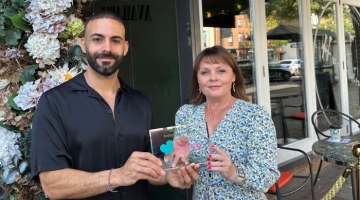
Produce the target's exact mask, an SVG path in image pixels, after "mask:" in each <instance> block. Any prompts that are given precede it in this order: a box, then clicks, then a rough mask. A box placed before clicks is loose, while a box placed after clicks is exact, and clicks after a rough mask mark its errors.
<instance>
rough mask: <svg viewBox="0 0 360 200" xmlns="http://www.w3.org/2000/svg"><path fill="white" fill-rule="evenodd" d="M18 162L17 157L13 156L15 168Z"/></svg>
mask: <svg viewBox="0 0 360 200" xmlns="http://www.w3.org/2000/svg"><path fill="white" fill-rule="evenodd" d="M18 160H19V156H18V155H15V156H14V158H13V161H14V164H15V166H17V163H18Z"/></svg>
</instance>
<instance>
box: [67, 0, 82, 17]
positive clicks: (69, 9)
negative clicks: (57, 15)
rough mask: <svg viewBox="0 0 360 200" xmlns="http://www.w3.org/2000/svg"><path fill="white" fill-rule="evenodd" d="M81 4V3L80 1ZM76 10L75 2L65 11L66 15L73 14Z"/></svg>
mask: <svg viewBox="0 0 360 200" xmlns="http://www.w3.org/2000/svg"><path fill="white" fill-rule="evenodd" d="M78 4H80V3H78ZM75 10H76V6H75V4H73V5H72V6H71V7H70V8H68V9H67V10H66V11H65V12H64V13H65V15H66V17H69V16H70V15H71V14H73V13H74V12H75Z"/></svg>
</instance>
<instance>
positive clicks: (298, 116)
mask: <svg viewBox="0 0 360 200" xmlns="http://www.w3.org/2000/svg"><path fill="white" fill-rule="evenodd" d="M287 108H298V109H296V110H297V111H296V112H294V113H292V114H288V115H286V113H285V110H286V109H287ZM281 116H282V123H283V130H284V144H287V143H288V141H287V139H288V138H289V137H290V134H289V129H288V126H287V121H288V120H300V121H301V122H302V127H303V128H304V129H305V120H306V113H305V112H304V104H301V105H297V106H290V105H287V106H284V107H282V109H281Z"/></svg>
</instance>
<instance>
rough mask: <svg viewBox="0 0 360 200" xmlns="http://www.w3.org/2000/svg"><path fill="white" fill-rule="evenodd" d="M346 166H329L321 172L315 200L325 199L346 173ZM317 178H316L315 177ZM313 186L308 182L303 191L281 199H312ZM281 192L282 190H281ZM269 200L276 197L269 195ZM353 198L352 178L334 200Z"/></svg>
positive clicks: (348, 179) (274, 199)
mask: <svg viewBox="0 0 360 200" xmlns="http://www.w3.org/2000/svg"><path fill="white" fill-rule="evenodd" d="M344 169H345V167H344V166H339V165H335V164H329V165H328V166H327V167H325V168H324V169H322V170H321V171H320V175H319V177H318V181H317V183H316V186H315V199H316V200H318V199H321V198H323V197H324V196H325V195H326V194H327V193H328V191H329V190H330V189H331V187H332V186H333V185H334V183H335V182H336V180H337V179H338V178H339V176H341V174H342V172H343V171H344ZM314 178H315V176H314ZM310 188H311V186H310V182H308V183H307V184H306V185H305V186H304V187H303V188H302V189H301V190H299V191H297V192H295V193H293V194H291V195H289V196H287V197H283V198H281V199H282V200H307V199H312V197H311V189H310ZM280 190H281V189H280ZM267 197H268V199H269V200H276V199H277V198H276V196H273V195H271V196H270V195H267ZM351 199H353V198H352V187H351V178H350V176H349V177H348V178H347V179H346V182H345V183H344V184H343V186H342V188H341V189H340V190H339V192H338V193H336V195H335V197H334V198H332V200H351Z"/></svg>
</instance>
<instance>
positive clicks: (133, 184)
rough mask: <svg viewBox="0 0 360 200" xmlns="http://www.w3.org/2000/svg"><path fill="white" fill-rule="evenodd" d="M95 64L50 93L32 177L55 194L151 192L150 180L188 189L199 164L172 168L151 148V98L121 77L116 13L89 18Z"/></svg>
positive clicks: (121, 37) (37, 125) (85, 43)
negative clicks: (162, 163)
mask: <svg viewBox="0 0 360 200" xmlns="http://www.w3.org/2000/svg"><path fill="white" fill-rule="evenodd" d="M81 48H82V50H83V52H84V53H86V55H87V59H88V69H87V71H86V72H85V73H83V74H80V75H78V76H76V77H74V78H73V79H71V80H69V81H67V82H66V83H64V84H62V85H60V86H58V87H56V88H53V89H52V90H49V91H48V92H46V93H44V94H43V95H42V97H41V99H40V101H39V104H38V107H37V110H36V114H35V117H34V121H33V136H32V149H31V156H32V161H31V164H32V176H33V177H35V178H36V177H37V176H39V178H40V181H41V184H42V187H43V190H44V192H45V194H46V195H47V196H48V197H49V198H50V199H84V198H86V199H122V200H123V199H131V200H133V199H141V200H142V199H148V191H147V183H148V182H150V183H151V184H154V185H161V184H165V183H169V184H170V185H172V186H174V187H179V188H189V187H190V186H191V184H192V183H194V182H195V181H196V180H197V179H199V176H198V169H199V166H198V165H191V166H188V167H186V168H182V169H180V170H173V171H170V172H167V173H165V171H164V170H162V169H161V167H160V166H161V161H160V160H159V159H158V158H156V157H155V156H153V155H152V154H151V153H149V151H150V143H149V133H148V131H149V129H151V128H154V123H153V115H152V107H151V103H150V101H149V100H148V98H147V97H146V96H145V95H143V94H141V93H140V92H138V91H136V90H134V89H132V88H131V87H129V86H128V85H126V83H124V82H123V81H122V80H121V79H120V78H118V77H117V74H118V69H119V66H120V63H121V62H122V59H123V56H125V55H126V54H127V52H128V48H129V45H128V42H127V41H125V27H124V25H123V23H122V20H121V19H120V18H119V17H118V16H116V15H115V14H113V13H108V12H103V13H99V14H96V15H93V16H92V17H90V19H89V21H88V24H87V25H86V28H85V37H84V38H83V39H82V41H81Z"/></svg>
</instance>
